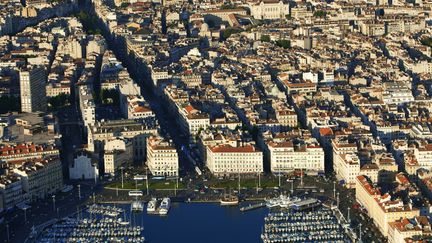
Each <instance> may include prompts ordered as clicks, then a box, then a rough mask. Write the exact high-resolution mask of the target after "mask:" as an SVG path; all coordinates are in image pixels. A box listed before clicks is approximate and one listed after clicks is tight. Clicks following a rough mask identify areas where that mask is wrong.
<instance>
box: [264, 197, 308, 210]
mask: <svg viewBox="0 0 432 243" xmlns="http://www.w3.org/2000/svg"><path fill="white" fill-rule="evenodd" d="M299 200H300V199H298V198H290V197H288V196H285V195H282V194H281V195H280V196H279V197H275V198H271V199H268V200H266V206H267V207H268V208H273V207H281V208H288V207H290V206H291V205H292V204H293V203H295V202H298V201H299Z"/></svg>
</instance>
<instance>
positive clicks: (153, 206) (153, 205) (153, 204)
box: [147, 198, 157, 213]
mask: <svg viewBox="0 0 432 243" xmlns="http://www.w3.org/2000/svg"><path fill="white" fill-rule="evenodd" d="M156 210H157V199H156V198H152V199H151V200H150V201H149V202H148V204H147V213H156Z"/></svg>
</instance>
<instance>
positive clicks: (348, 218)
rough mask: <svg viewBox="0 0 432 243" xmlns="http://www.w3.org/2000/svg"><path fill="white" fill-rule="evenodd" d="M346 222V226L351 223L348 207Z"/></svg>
mask: <svg viewBox="0 0 432 243" xmlns="http://www.w3.org/2000/svg"><path fill="white" fill-rule="evenodd" d="M347 221H348V224H350V223H351V219H350V208H349V207H348V216H347Z"/></svg>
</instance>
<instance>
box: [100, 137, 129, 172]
mask: <svg viewBox="0 0 432 243" xmlns="http://www.w3.org/2000/svg"><path fill="white" fill-rule="evenodd" d="M103 158H104V168H105V171H104V172H105V173H107V174H112V175H113V174H115V172H116V171H118V170H119V168H120V167H122V166H125V165H126V164H130V163H132V161H133V156H132V142H131V141H130V140H127V139H113V140H111V141H108V142H106V143H105V151H104V157H103Z"/></svg>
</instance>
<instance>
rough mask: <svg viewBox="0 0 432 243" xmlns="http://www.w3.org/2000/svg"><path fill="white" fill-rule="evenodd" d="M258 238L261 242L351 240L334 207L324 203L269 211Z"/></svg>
mask: <svg viewBox="0 0 432 243" xmlns="http://www.w3.org/2000/svg"><path fill="white" fill-rule="evenodd" d="M261 240H262V241H263V242H264V243H273V242H351V240H350V238H349V237H348V235H347V234H346V231H345V228H344V227H343V226H342V225H341V224H340V223H339V222H338V220H337V219H336V217H335V215H334V213H333V211H332V210H331V209H329V208H326V207H323V206H320V207H319V208H315V209H313V210H306V211H296V210H292V209H288V210H282V211H279V212H270V213H269V214H268V215H267V216H266V217H265V218H264V228H263V232H262V234H261Z"/></svg>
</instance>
